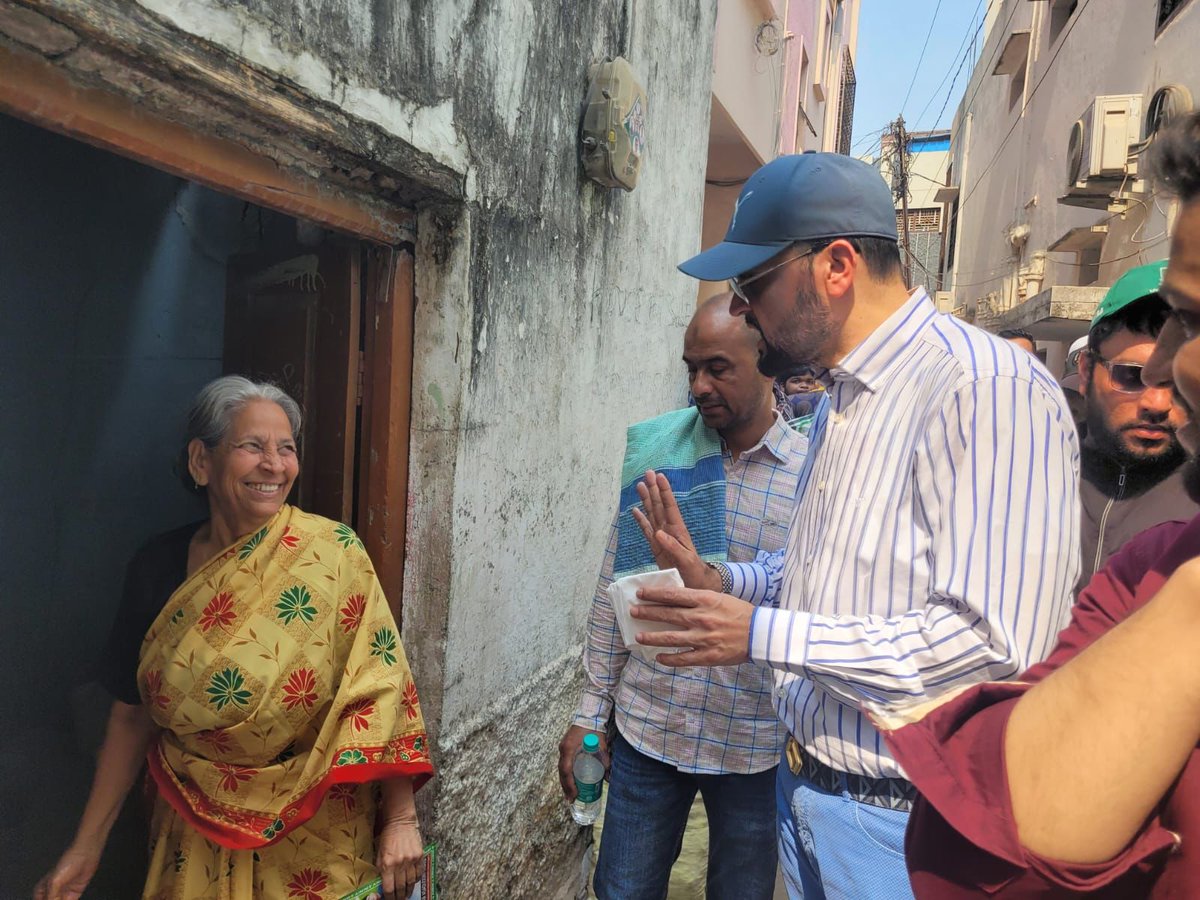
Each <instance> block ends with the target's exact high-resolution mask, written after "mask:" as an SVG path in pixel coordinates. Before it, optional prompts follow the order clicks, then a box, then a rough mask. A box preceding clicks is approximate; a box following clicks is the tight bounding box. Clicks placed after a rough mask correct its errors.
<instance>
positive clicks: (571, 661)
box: [42, 0, 715, 898]
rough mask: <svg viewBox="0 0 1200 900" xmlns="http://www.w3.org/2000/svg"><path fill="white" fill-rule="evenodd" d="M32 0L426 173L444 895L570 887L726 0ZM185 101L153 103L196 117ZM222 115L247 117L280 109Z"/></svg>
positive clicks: (371, 158) (297, 150)
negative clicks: (641, 88)
mask: <svg viewBox="0 0 1200 900" xmlns="http://www.w3.org/2000/svg"><path fill="white" fill-rule="evenodd" d="M42 8H43V10H44V11H49V13H50V14H51V15H52V16H53V17H54V18H55V19H56V20H58V21H59V22H60V23H63V24H66V25H70V24H71V23H73V22H74V23H85V22H86V23H91V24H89V26H88V29H89V35H88V37H89V40H101V41H102V40H103V39H104V37H105V36H104V34H102V33H101V32H104V31H106V30H107V31H110V32H111V31H122V30H128V31H129V34H127V35H125V36H123V37H121V40H122V41H123V42H124V45H125V46H126V47H127V48H129V49H128V52H138V46H139V44H138V40H137V37H138V35H139V34H143V33H150V32H153V33H154V34H155V36H156V40H155V42H154V45H153V46H154V48H155V49H154V51H153V52H154V53H155V54H157V55H160V56H161V55H163V54H168V55H171V56H172V57H173V59H174V61H175V63H176V65H175V66H174V68H173V69H172V71H171V72H170V74H169V76H168V75H167V74H164V71H163V70H164V69H165V67H164V66H162V65H161V62H162V61H161V59H160V60H155V59H150V60H147V61H146V64H147V65H148V67H149V68H150V69H153V70H155V76H156V77H158V78H159V79H160V80H161V82H162V83H161V84H160V85H158V86H157V87H155V88H154V89H153V90H152V89H149V88H147V87H146V85H145V83H144V79H143V81H142V82H140V83H139V84H138V86H137V87H138V90H139V91H140V92H141V96H143V98H144V102H146V103H147V104H154V103H155V102H156V92H157V96H168V95H169V93H170V91H169V88H170V84H169V81H170V79H185V78H190V79H193V81H194V85H193V91H200V90H204V91H208V90H211V91H213V92H214V93H216V92H220V91H224V90H227V87H228V86H227V85H226V84H223V83H218V81H224V80H226V79H228V80H233V81H237V80H238V79H243V78H244V83H247V84H248V83H249V82H250V81H251V80H252V79H251V76H253V78H256V79H260V80H262V81H264V82H266V83H271V82H274V83H277V84H279V85H281V86H283V87H281V89H280V91H279V93H278V95H272V96H271V97H270V98H264V97H262V96H261V95H259V94H255V93H253V92H252V91H251V88H252V87H253V86H254V85H250V87H247V88H246V89H245V90H244V92H243V93H242V95H241V96H240V98H234V99H240V100H241V102H243V103H248V104H258V106H257V107H256V108H263V109H266V110H267V111H268V113H270V114H279V115H283V114H282V113H279V109H280V107H281V105H283V104H291V106H290V107H289V109H292V110H293V113H291V115H293V116H294V118H295V120H296V121H297V123H299V124H298V125H297V129H299V128H300V127H301V126H303V128H305V129H308V130H307V131H304V132H303V134H301V133H300V132H299V131H295V130H289V129H287V128H281V129H280V136H279V137H278V138H277V139H276V140H274V141H271V140H268V141H266V142H264V143H262V144H261V146H262V147H264V149H265V150H266V152H270V153H276V152H279V151H277V150H276V147H278V146H283V145H285V144H286V145H287V146H286V149H287V154H288V155H286V158H285V155H284V154H283V153H282V152H279V155H280V158H281V160H282V163H283V164H299V165H301V166H304V167H306V168H307V169H308V170H309V171H310V173H312V174H317V175H320V176H322V177H325V178H328V179H329V180H331V181H337V182H338V183H339V184H341V183H348V182H351V181H353V180H354V179H355V177H356V175H355V172H356V170H353V169H347V168H346V167H345V166H341V165H339V166H337V167H334V166H328V167H327V168H326V169H324V170H323V169H322V165H324V163H323V162H322V160H323V159H325V160H328V159H334V158H339V159H340V157H338V156H337V154H339V153H340V154H346V155H350V156H353V155H355V154H357V156H358V158H359V160H360V161H361V168H362V171H363V173H365V174H364V176H363V178H362V179H360V181H362V182H370V183H369V184H363V185H360V186H361V188H362V190H363V191H370V190H372V189H373V188H374V187H375V186H387V185H394V184H395V183H396V181H395V179H400V180H401V181H402V179H403V178H405V177H407V178H408V179H409V180H408V182H407V183H406V184H405V183H403V182H402V184H401V188H399V189H397V191H396V194H397V196H403V197H404V198H405V199H406V200H408V201H410V202H413V203H414V204H415V205H416V206H417V207H418V210H419V212H420V218H419V227H418V229H417V237H416V243H415V247H414V249H413V252H414V253H415V255H416V263H417V265H416V271H417V298H418V306H417V311H416V338H415V345H416V346H415V358H414V372H413V417H412V446H411V451H412V458H411V473H410V496H409V531H408V557H407V559H408V564H407V571H406V578H405V583H406V593H405V598H404V621H403V629H404V639H405V644H406V646H407V648H408V650H409V654H410V657H411V659H412V662H413V667H414V671H415V674H416V677H417V680H418V684H419V685H420V688H421V691H422V697H423V702H424V705H425V710H426V715H427V716H428V718H429V719H430V722H431V725H432V727H433V730H434V736H435V745H436V748H437V749H436V761H437V762H438V764H439V767H440V772H439V777H438V778H437V779H436V780H435V781H434V782H433V783H432V785H431V787H430V788H429V789H427V790H425V791H422V794H423V795H424V798H423V807H424V808H423V813H424V817H425V818H424V821H425V825H426V829H427V831H429V832H430V833H431V834H432V836H433V837H435V838H436V839H438V840H439V841H440V842H441V846H442V853H443V856H442V859H443V865H444V870H443V889H444V891H445V893H446V894H447V895H448V896H466V895H467V894H468V892H470V893H471V894H473V895H475V896H479V897H538V898H546V897H556V896H564V897H566V896H575V895H577V894H579V892H580V891H581V889H582V868H581V865H580V863H581V856H582V850H583V842H584V840H585V839H586V835H585V834H583V833H581V832H580V831H579V830H578V829H576V828H575V827H574V826H573V825H571V824H570V822H569V819H568V817H567V815H566V811H565V808H564V807H563V804H562V801H561V796H560V795H559V792H558V787H557V779H556V774H555V766H556V742H557V739H558V737H559V736H560V734H561V732H562V730H563V728H564V727H565V726H566V724H567V723H568V721H569V717H570V711H571V708H572V706H573V704H574V702H575V699H576V695H577V692H578V687H579V674H578V655H579V646H580V639H581V636H582V629H583V623H584V619H585V616H586V610H587V606H588V603H589V601H590V596H591V593H592V589H593V586H594V579H595V574H596V568H597V566H598V563H599V560H600V556H601V551H602V548H603V542H604V538H605V530H606V528H607V526H608V522H609V520H610V517H611V515H612V510H613V504H614V501H615V498H616V496H617V474H618V468H619V461H620V453H621V448H622V442H623V428H624V426H625V425H626V424H627V423H629V422H632V421H635V420H637V419H640V418H643V417H645V416H648V415H651V414H654V413H658V412H661V411H664V410H666V409H669V408H671V407H673V406H677V405H679V404H680V403H682V401H683V398H684V390H685V387H684V381H683V372H682V366H681V364H680V363H679V362H678V356H679V352H680V340H681V334H682V329H683V327H684V325H685V323H686V320H687V318H688V317H689V315H690V313H691V310H692V308H693V303H694V298H695V285H694V283H691V282H689V281H688V280H687V279H685V278H684V277H683V276H681V275H679V274H678V273H676V272H675V270H674V264H675V263H676V262H678V261H679V260H681V259H683V258H685V257H686V256H688V255H689V254H690V253H692V252H694V250H695V249H696V247H697V244H698V239H699V231H700V209H701V203H702V191H703V174H704V159H705V149H706V148H705V145H704V142H703V141H702V140H697V138H696V135H697V134H704V133H705V132H706V131H707V117H708V109H709V95H710V84H709V69H710V60H711V56H712V45H711V35H712V32H713V24H714V18H715V2H713V0H709V2H701V3H696V2H694V0H663V2H656V3H653V4H646V3H640V4H634V3H632V2H620V0H602V2H596V3H592V4H587V5H584V4H566V3H564V4H552V3H549V2H539V3H536V4H535V3H530V2H521V0H508V2H490V3H485V2H474V3H472V2H464V0H440V2H411V3H394V4H389V3H367V2H365V0H327V2H313V0H301V2H283V0H245V2H241V3H227V2H221V0H182V2H181V0H142V2H140V3H139V4H137V5H136V6H134V7H130V9H131V10H132V12H129V13H127V12H125V10H123V9H122V8H120V7H119V6H118V5H116V4H112V3H107V2H98V3H92V4H82V3H75V2H66V0H58V2H50V3H46V4H44V5H42ZM98 8H103V12H104V16H108V17H109V18H110V19H111V20H112V21H114V22H117V23H118V25H119V26H120V27H113V26H112V25H105V23H104V22H102V21H100V19H98V18H97V16H98V14H97V12H96V10H97V9H98ZM100 18H103V16H101V17H100ZM98 21H100V24H99V25H97V24H96V23H97V22H98ZM129 23H132V24H129ZM126 24H129V28H128V29H125V26H126ZM140 46H142V47H143V49H144V47H145V46H147V44H145V43H143V44H142V45H140ZM618 52H623V53H624V54H625V55H626V56H627V57H628V58H630V60H631V61H632V62H633V64H634V66H635V67H636V69H637V70H638V71H639V72H640V74H641V76H642V78H643V80H644V82H645V86H646V88H647V90H648V93H649V98H650V105H649V118H648V133H647V141H648V148H649V149H648V151H647V155H646V158H645V160H644V168H643V173H642V181H641V184H640V185H639V187H638V188H637V190H636V191H635V192H634V193H632V194H629V195H625V194H623V193H620V192H613V191H609V190H605V189H602V188H599V187H597V186H594V185H592V184H590V183H586V182H584V181H583V180H582V179H581V177H580V172H579V167H578V163H577V160H576V154H575V139H576V128H577V122H578V114H579V103H580V100H581V98H582V97H583V94H584V90H585V87H586V77H587V66H588V64H589V63H591V62H594V61H596V60H598V59H601V58H603V57H604V56H606V55H610V54H616V53H618ZM61 64H63V65H64V66H66V67H68V68H70V67H71V61H70V59H69V58H64V59H62V60H61ZM243 64H244V65H243ZM91 71H95V72H99V73H100V77H101V78H103V79H105V80H107V81H109V82H110V83H113V84H115V86H116V87H117V89H119V90H125V91H127V92H132V89H131V88H130V87H129V86H128V85H125V84H123V83H122V78H123V76H121V75H120V74H117V75H113V74H111V73H110V72H108V71H107V70H105V69H103V68H102V67H97V66H93V67H92V69H91ZM215 71H220V72H221V73H223V74H222V75H221V78H220V79H217V78H215V77H214V76H213V75H212V74H211V73H212V72H215ZM238 84H239V85H243V81H238ZM163 85H166V87H164V86H163ZM284 88H286V90H285V89H284ZM193 97H194V94H193ZM247 98H248V99H247ZM229 99H230V98H229V97H228V96H223V97H222V102H228V101H229ZM268 101H269V103H270V104H273V105H270V106H269V107H268ZM193 103H194V100H189V101H188V102H187V103H184V104H183V105H182V106H180V105H178V104H176V105H175V106H174V107H173V108H172V109H170V110H164V114H168V115H175V116H179V117H181V118H184V119H187V118H188V117H189V116H190V115H193V109H192V104H193ZM222 121H223V125H222V130H223V132H224V133H225V134H226V135H227V136H231V137H233V138H234V139H242V140H245V138H244V135H245V134H248V133H250V130H251V129H253V128H256V127H262V125H263V123H262V121H260V120H257V119H256V118H254V117H246V116H243V117H241V120H239V119H238V118H237V117H230V118H229V119H223V120H222ZM331 121H337V122H338V123H341V133H335V132H336V129H331V128H327V127H325V126H327V125H328V123H329V122H331ZM192 124H194V125H195V126H196V127H203V126H204V120H203V118H202V117H200V116H197V120H196V121H195V122H193V123H192ZM239 129H242V133H241V134H242V136H241V137H239ZM310 135H312V136H313V137H312V139H311V142H310V143H308V144H304V145H303V146H301V145H302V143H303V142H302V140H301V138H304V139H305V140H308V138H309V136H310ZM318 140H319V141H322V142H326V143H325V144H322V145H321V152H318V151H317V150H315V149H314V147H315V146H316V142H317V141H318ZM339 141H341V143H338V142H339ZM327 145H328V147H332V148H333V149H332V150H331V151H330V152H329V153H327V154H326V155H324V156H322V153H323V152H324V150H325V149H327ZM335 151H336V152H335ZM383 169H386V180H385V179H384V178H382V177H379V176H378V172H379V171H380V170H383ZM372 172H375V173H376V174H375V175H372V174H371V173H372Z"/></svg>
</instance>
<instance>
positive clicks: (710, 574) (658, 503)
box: [633, 469, 721, 591]
mask: <svg viewBox="0 0 1200 900" xmlns="http://www.w3.org/2000/svg"><path fill="white" fill-rule="evenodd" d="M637 492H638V496H639V497H640V498H641V499H642V508H641V509H637V508H636V507H635V508H634V510H633V518H634V521H636V522H637V523H638V527H639V528H641V529H642V534H644V535H645V536H646V540H647V542H649V544H650V552H651V553H653V554H654V561H655V563H657V564H658V567H659V568H660V569H678V570H679V575H680V577H681V578H683V583H684V584H685V585H687V586H688V587H690V588H697V589H702V590H710V591H719V590H720V589H721V576H720V575H719V574H717V572H716V570H714V569H713V568H712V567H711V566H709V565H707V564H706V563H705V562H704V560H702V559H701V558H700V554H698V553H697V552H696V546H695V545H694V544H693V543H692V536H691V535H690V534H688V530H687V526H686V525H684V524H683V516H682V514H680V512H679V505H678V504H677V503H676V502H675V494H674V492H673V491H672V490H671V485H670V483H669V482H668V481H667V477H666V476H665V475H661V474H659V473H657V472H655V471H654V470H653V469H648V470H647V471H646V477H645V478H644V479H642V481H640V482H639V483H638V486H637Z"/></svg>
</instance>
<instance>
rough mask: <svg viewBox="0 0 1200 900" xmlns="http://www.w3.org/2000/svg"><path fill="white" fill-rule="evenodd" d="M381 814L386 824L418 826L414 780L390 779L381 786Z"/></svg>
mask: <svg viewBox="0 0 1200 900" xmlns="http://www.w3.org/2000/svg"><path fill="white" fill-rule="evenodd" d="M379 805H380V812H381V813H382V815H383V820H384V821H385V822H407V823H411V824H414V825H415V824H416V822H417V805H416V803H415V802H414V800H413V783H412V779H411V778H408V777H404V778H389V779H387V780H386V781H384V782H382V783H381V784H380V798H379Z"/></svg>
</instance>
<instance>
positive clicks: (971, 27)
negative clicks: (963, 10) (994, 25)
mask: <svg viewBox="0 0 1200 900" xmlns="http://www.w3.org/2000/svg"><path fill="white" fill-rule="evenodd" d="M995 2H996V0H991V2H990V3H988V9H989V10H990V9H991V8H992V3H995ZM981 6H983V0H979V4H978V5H977V6H976V7H975V12H973V13H972V14H971V21H970V22H969V23H968V24H967V31H966V33H965V34H964V35H963V39H962V41H961V43H959V45H958V50H957V51H955V53H954V58H953V59H952V60H951V61H950V65H949V66H947V67H946V74H945V75H943V76H942V80H941V81H940V82H938V86H937V87H935V88H934V89H933V93H931V94H930V95H929V99H928V100H927V101H925V106H924V107H922V109H921V111H920V112H919V113H917V115H916V117H915V118H914V119H913V124H914V125H919V124H920V123H921V117H922V116H924V115H925V113H926V112H928V111H929V107H931V106H933V101H934V100H936V99H937V98H938V95H939V94H940V93H941V92H942V87H943V86H945V84H946V79H948V78H949V77H950V72H951V70H952V69H953V68H954V64H955V63H956V62H959V59H958V58H959V57H960V56H962V59H963V62H966V59H967V56H966V55H965V54H964V51H965V50H966V49H967V48H968V45H969V44H970V43H971V41H972V35H974V34H978V33H979V29H980V28H982V27H983V23H984V22H985V21H987V12H985V13H984V14H983V18H982V19H980V21H979V26H978V27H976V25H975V17H976V16H977V15H979V8H980V7H981ZM958 71H962V62H959V65H958ZM957 77H958V75H957V72H956V73H955V78H956V79H957ZM951 90H952V91H953V85H952V86H951Z"/></svg>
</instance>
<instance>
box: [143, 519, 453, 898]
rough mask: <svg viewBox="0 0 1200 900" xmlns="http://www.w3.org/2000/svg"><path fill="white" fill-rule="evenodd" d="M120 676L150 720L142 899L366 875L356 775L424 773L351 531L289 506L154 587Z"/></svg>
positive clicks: (369, 870) (370, 871)
mask: <svg viewBox="0 0 1200 900" xmlns="http://www.w3.org/2000/svg"><path fill="white" fill-rule="evenodd" d="M138 686H139V689H140V691H141V694H142V700H143V702H144V703H145V704H146V707H147V709H149V711H150V715H151V716H152V718H153V719H154V721H155V722H156V723H157V724H158V725H159V726H160V727H161V728H162V731H161V732H160V734H159V737H158V739H157V740H156V742H155V743H154V745H153V746H152V747H151V750H150V753H149V757H148V762H149V769H150V774H151V776H152V779H153V783H154V785H155V787H156V788H157V799H156V802H155V811H154V818H153V822H152V825H151V854H150V855H151V859H150V868H149V874H148V876H147V880H146V888H145V892H144V896H145V897H148V898H177V900H199V898H236V900H240V898H251V897H253V898H259V897H272V898H274V897H278V898H285V900H293V898H297V900H337V898H341V897H344V896H345V895H346V894H349V893H351V892H353V891H354V890H356V889H357V888H359V887H360V886H362V885H363V884H366V883H367V882H369V881H371V880H373V879H374V878H375V877H377V872H376V870H375V865H374V856H375V854H374V825H375V822H374V816H375V808H376V799H375V792H374V791H373V790H372V787H371V784H370V783H371V782H374V781H379V780H382V779H387V778H394V777H400V776H408V777H412V778H413V779H414V786H419V785H420V784H421V783H422V782H424V781H425V780H427V779H428V778H429V776H430V775H431V774H432V772H433V767H432V765H431V763H430V758H429V746H428V739H427V738H426V735H425V725H424V721H423V720H422V717H421V709H420V705H419V703H418V700H417V691H416V687H415V686H414V684H413V680H412V675H411V674H410V672H409V669H408V663H407V660H406V659H405V655H404V648H403V647H402V646H401V644H400V638H399V635H398V634H397V629H396V623H395V621H394V619H393V618H392V614H391V611H390V610H389V608H388V605H387V601H386V599H385V598H384V596H383V591H382V590H381V589H380V586H379V582H378V580H377V579H376V577H375V571H374V569H373V568H372V566H371V562H370V559H369V558H368V557H367V554H366V552H365V551H364V549H363V545H362V542H361V541H360V540H359V539H358V537H357V535H355V534H354V532H353V531H352V530H351V529H349V528H347V527H346V526H345V525H341V524H339V523H337V522H332V521H329V520H328V519H323V518H321V517H320V516H315V515H310V514H308V513H304V512H301V511H300V510H298V509H295V508H294V507H290V506H284V507H282V508H281V509H280V511H279V512H278V513H277V514H276V515H275V516H274V517H273V518H272V519H271V520H270V521H269V522H268V523H267V525H266V526H265V527H264V528H263V529H262V530H261V531H259V532H257V533H256V534H254V535H252V536H251V537H250V538H249V539H245V540H243V541H241V542H240V543H239V544H237V545H235V546H233V547H230V548H229V549H227V550H226V551H225V552H224V553H222V554H221V555H220V556H218V557H217V558H215V559H213V560H211V561H210V562H209V563H207V564H206V565H205V566H204V567H202V568H201V569H200V570H199V571H198V572H196V573H195V574H194V575H193V576H192V577H190V578H188V579H187V581H186V582H185V583H184V584H183V585H182V586H181V587H180V588H179V589H178V590H176V591H175V593H174V594H172V596H171V598H170V599H169V600H168V601H167V604H166V606H165V607H164V608H163V610H162V612H161V613H160V614H159V616H158V618H157V619H156V620H155V621H154V624H153V625H152V626H151V627H150V630H149V632H148V633H147V635H146V639H145V641H144V642H143V644H142V651H141V659H140V663H139V666H138Z"/></svg>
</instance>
